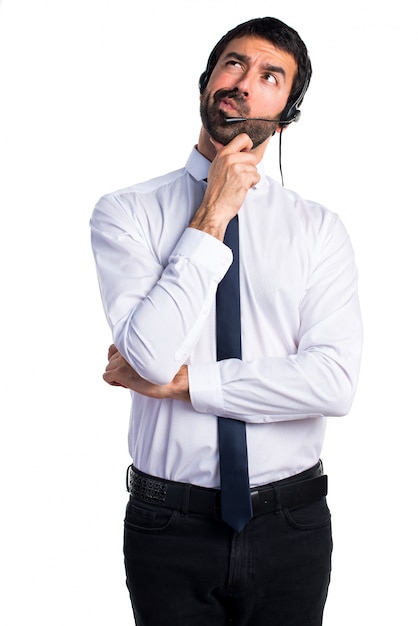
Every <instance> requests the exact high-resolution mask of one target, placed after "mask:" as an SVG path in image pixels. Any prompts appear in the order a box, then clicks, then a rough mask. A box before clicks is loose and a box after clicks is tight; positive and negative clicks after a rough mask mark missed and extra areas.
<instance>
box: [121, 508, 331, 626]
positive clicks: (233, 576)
mask: <svg viewBox="0 0 418 626" xmlns="http://www.w3.org/2000/svg"><path fill="white" fill-rule="evenodd" d="M331 553H332V536H331V519H330V512H329V509H328V506H327V503H326V499H325V498H321V499H320V500H317V501H316V502H313V503H310V504H308V505H306V506H301V507H299V508H296V509H293V510H286V509H285V510H283V511H278V512H274V513H269V514H266V515H260V516H259V517H255V518H253V519H252V520H251V521H250V523H249V524H248V525H247V527H246V528H245V529H244V530H243V531H242V532H241V533H239V534H237V533H235V532H234V531H233V530H231V529H230V528H229V527H228V526H226V525H225V524H224V523H223V522H222V521H221V520H218V519H216V518H215V517H210V516H206V515H197V514H185V513H184V512H180V511H176V510H172V509H167V508H164V507H161V506H158V505H153V504H148V503H144V502H141V501H139V500H136V499H135V498H132V497H131V499H130V501H129V502H128V505H127V510H126V518H125V535H124V554H125V567H126V575H127V585H128V589H129V592H130V596H131V601H132V607H133V611H134V616H135V623H136V626H227V625H234V626H273V625H274V626H320V625H321V624H322V614H323V609H324V605H325V601H326V597H327V592H328V585H329V580H330V572H331Z"/></svg>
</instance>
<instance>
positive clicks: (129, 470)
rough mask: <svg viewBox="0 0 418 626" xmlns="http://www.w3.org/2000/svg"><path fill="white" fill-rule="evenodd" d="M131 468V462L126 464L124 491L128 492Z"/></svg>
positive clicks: (129, 489)
mask: <svg viewBox="0 0 418 626" xmlns="http://www.w3.org/2000/svg"><path fill="white" fill-rule="evenodd" d="M131 468H132V463H131V464H130V465H129V466H128V469H127V470H126V491H127V492H128V493H129V492H130V491H131V481H130V477H131Z"/></svg>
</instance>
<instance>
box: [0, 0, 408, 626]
mask: <svg viewBox="0 0 418 626" xmlns="http://www.w3.org/2000/svg"><path fill="white" fill-rule="evenodd" d="M413 4H414V2H413V0H409V1H408V0H398V1H397V2H396V3H394V2H389V1H388V0H352V1H351V2H350V3H344V4H343V3H339V2H335V0H315V2H312V1H311V0H299V1H298V2H296V3H290V2H287V3H278V2H277V1H272V0H258V2H257V3H254V2H249V1H247V0H243V1H242V2H240V3H238V4H237V3H235V2H231V3H228V2H225V0H211V2H208V3H203V2H199V1H198V0H176V1H173V2H168V1H167V2H164V1H158V0H156V1H155V2H152V3H146V2H143V1H142V0H72V1H71V2H70V1H65V0H14V1H13V0H4V2H3V3H2V6H1V8H0V64H1V65H0V107H1V117H0V119H1V128H0V131H1V137H0V158H1V188H0V202H1V246H0V254H1V293H2V300H1V301H2V304H1V308H0V310H1V329H2V338H1V343H2V345H3V358H2V362H1V369H2V372H1V385H2V392H1V397H0V402H1V423H0V428H1V435H0V463H1V468H0V470H1V473H0V480H1V489H0V501H1V510H2V513H1V517H0V520H1V521H0V524H1V532H0V542H1V545H0V568H1V577H2V580H1V582H0V589H1V595H2V600H1V603H0V620H1V622H2V623H3V624H7V626H18V625H19V626H21V625H22V624H29V623H30V624H42V626H52V625H53V626H57V625H59V626H67V625H70V624H71V625H73V624H78V625H80V626H87V625H88V626H91V625H92V624H100V626H115V625H117V626H124V625H131V624H133V621H132V617H131V610H130V606H129V600H128V595H127V592H126V590H125V586H124V573H123V563H122V553H121V545H122V520H123V515H124V506H125V502H126V493H125V492H124V470H125V467H126V465H127V464H128V462H129V459H128V455H127V445H126V433H127V426H128V411H129V398H128V393H127V392H126V390H122V389H114V388H111V387H108V386H107V385H106V384H105V383H104V382H102V380H101V375H102V371H103V368H104V366H105V364H106V352H107V347H108V344H109V343H110V341H111V339H110V333H109V330H108V328H107V325H106V322H105V320H104V315H103V311H102V306H101V302H100V298H99V292H98V287H97V282H96V276H95V269H94V265H93V258H92V254H91V251H90V242H89V226H88V222H89V218H90V214H91V211H92V209H93V206H94V203H95V202H96V200H97V199H98V198H99V197H100V196H101V195H102V194H104V193H105V192H108V191H112V190H114V189H118V188H120V187H124V186H126V185H130V184H133V183H135V182H139V181H141V180H145V179H147V178H149V177H151V176H154V175H157V174H161V173H164V172H166V171H168V170H170V169H175V168H178V167H181V166H182V165H183V164H184V162H185V159H186V158H187V156H188V153H189V150H190V148H191V146H192V145H193V143H195V142H196V140H197V136H198V131H199V127H200V125H199V115H198V108H199V107H198V90H197V82H198V77H199V75H200V73H201V72H202V71H203V69H204V67H205V64H206V59H207V56H208V54H209V52H210V50H211V49H212V47H213V45H214V44H215V43H216V41H217V40H218V39H219V38H220V37H221V36H222V35H223V34H224V33H225V32H226V31H227V30H229V29H230V28H232V27H233V26H235V25H236V24H237V23H239V22H242V21H244V20H246V19H250V18H252V17H258V16H264V15H274V16H276V17H279V18H280V19H283V20H284V21H286V22H287V23H289V24H290V25H292V26H293V27H295V28H296V29H297V30H298V31H299V33H300V35H301V36H302V38H303V39H304V40H305V42H306V43H307V45H308V48H309V51H310V55H311V59H312V63H313V68H314V74H313V79H312V83H311V87H310V89H309V91H308V94H307V96H306V98H305V102H304V104H303V107H302V111H303V114H302V118H301V121H300V122H299V124H297V125H295V124H294V125H292V127H290V129H289V130H288V131H287V132H286V134H285V136H284V139H283V167H284V174H285V183H286V186H288V187H290V188H294V189H296V190H297V191H299V193H301V194H302V195H304V196H305V197H308V198H311V199H314V200H316V201H318V202H321V203H323V204H325V205H326V206H328V207H329V208H331V209H332V210H334V211H336V212H338V213H339V214H340V215H341V217H342V219H343V221H344V222H345V224H346V226H347V228H348V230H349V232H350V234H351V237H352V240H353V244H354V246H355V249H356V254H357V262H358V266H359V270H360V277H361V298H362V306H363V314H364V323H365V332H366V341H365V350H364V359H363V368H362V376H361V382H360V386H359V390H358V394H357V398H356V401H355V404H354V407H353V409H352V411H351V413H350V415H349V416H348V417H344V418H338V419H330V420H329V427H328V434H327V439H326V445H325V449H324V454H323V459H324V462H325V466H326V470H327V472H328V473H329V475H330V496H329V502H330V506H331V508H332V512H333V524H334V538H335V552H334V564H333V577H332V585H331V588H330V595H329V601H328V604H327V608H326V614H325V621H324V624H325V626H336V625H338V626H352V625H353V624H356V625H357V626H363V625H364V626H370V624H408V625H409V624H412V623H416V621H415V620H417V610H416V608H415V607H416V603H415V595H416V584H417V580H416V574H415V571H416V560H417V556H418V555H417V541H416V528H415V526H416V524H415V521H416V520H415V515H416V514H415V506H414V499H415V494H416V492H417V485H416V472H415V467H416V459H415V456H416V455H415V423H416V421H417V402H416V387H417V368H416V365H415V355H416V352H417V339H416V332H415V330H414V328H415V325H416V319H417V316H418V310H417V304H416V293H415V292H416V287H417V277H416V274H417V267H418V265H417V246H416V243H415V240H416V228H415V226H414V224H415V220H414V214H415V211H416V209H417V206H416V192H415V187H416V183H415V168H416V159H415V150H416V142H417V139H418V137H417V121H416V114H415V107H416V101H417V88H416V82H417V81H416V77H415V74H416V65H417V51H418V50H417V47H418V46H417V39H416V35H415V29H414V23H415V18H414V17H413V12H412V9H413ZM267 167H268V171H269V173H271V174H273V175H276V176H278V141H277V142H274V140H273V141H272V144H271V146H270V147H269V154H268V157H267ZM97 465H100V467H101V474H102V476H103V477H104V482H100V483H98V482H97V480H96V472H95V468H96V467H97ZM414 578H415V580H414ZM163 600H164V590H162V601H163Z"/></svg>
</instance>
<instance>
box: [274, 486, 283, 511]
mask: <svg viewBox="0 0 418 626" xmlns="http://www.w3.org/2000/svg"><path fill="white" fill-rule="evenodd" d="M273 491H274V512H275V513H278V512H279V511H281V510H282V502H281V498H280V487H279V485H278V484H277V483H276V484H273Z"/></svg>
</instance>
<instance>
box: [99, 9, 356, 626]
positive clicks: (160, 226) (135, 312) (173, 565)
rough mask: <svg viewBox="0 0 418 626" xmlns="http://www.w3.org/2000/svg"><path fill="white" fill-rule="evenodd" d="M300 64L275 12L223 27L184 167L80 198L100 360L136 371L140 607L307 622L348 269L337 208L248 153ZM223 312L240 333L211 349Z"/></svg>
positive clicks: (349, 321)
mask: <svg viewBox="0 0 418 626" xmlns="http://www.w3.org/2000/svg"><path fill="white" fill-rule="evenodd" d="M310 75H311V68H310V61H309V58H308V54H307V51H306V47H305V45H304V43H303V42H302V41H301V39H300V37H299V35H298V34H297V33H296V31H294V30H293V29H291V28H289V27H288V26H286V25H285V24H283V23H282V22H280V21H279V20H276V19H273V18H259V19H255V20H251V21H249V22H246V23H244V24H241V25H239V26H237V27H236V28H234V29H233V30H231V31H230V32H229V33H227V34H226V35H225V37H223V38H222V39H221V40H220V42H218V44H217V45H216V46H215V48H214V50H213V51H212V53H211V55H210V57H209V60H208V65H207V68H206V70H205V72H204V73H203V75H202V76H201V79H200V91H201V118H202V129H201V132H200V136H199V141H198V144H197V146H196V147H195V148H194V149H193V150H192V153H191V155H190V157H189V160H188V162H187V164H186V166H185V167H184V168H183V169H180V170H178V171H176V172H172V173H169V174H167V175H165V176H162V177H160V178H158V179H155V180H151V181H148V182H145V183H142V184H138V185H136V186H133V187H130V188H128V189H124V190H121V191H118V192H116V193H112V194H108V195H106V196H104V197H103V198H102V199H101V200H100V201H99V202H98V204H97V206H96V208H95V210H94V213H93V216H92V220H91V228H92V245H93V250H94V254H95V259H96V264H97V271H98V276H99V282H100V287H101V293H102V298H103V303H104V307H105V311H106V315H107V319H108V321H109V324H110V326H111V328H112V332H113V340H114V345H112V346H111V348H110V350H109V364H108V366H107V368H106V373H105V374H104V379H105V380H106V381H107V382H108V383H109V384H114V385H121V386H124V387H128V388H130V389H131V390H132V413H131V423H130V430H129V449H130V454H131V456H132V467H131V468H130V469H129V474H128V485H129V490H130V492H131V493H130V500H129V503H128V506H127V512H126V519H125V541H124V551H125V564H126V573H127V583H128V588H129V591H130V595H131V600H132V606H133V611H134V615H135V621H136V624H137V626H139V625H141V626H167V625H168V624H170V626H175V625H178V626H180V625H181V626H196V624H199V625H200V626H215V625H216V626H218V625H221V624H229V623H232V624H235V625H237V626H238V625H239V626H245V625H248V626H249V625H251V626H272V625H273V624H274V625H279V624H283V625H284V624H286V625H287V626H290V625H292V626H319V625H320V624H321V623H322V614H323V608H324V604H325V600H326V596H327V590H328V584H329V577H330V561H331V551H332V538H331V525H330V514H329V510H328V507H327V503H326V498H325V496H326V477H325V476H324V474H323V472H322V463H321V461H320V454H321V448H322V443H323V437H324V431H325V421H326V416H333V415H334V416H335V415H343V414H346V413H347V412H348V411H349V409H350V406H351V403H352V400H353V396H354V392H355V388H356V384H357V377H358V369H359V362H360V352H361V337H362V329H361V319H360V312H359V305H358V298H357V273H356V268H355V264H354V259H353V252H352V248H351V245H350V241H349V237H348V235H347V233H346V231H345V229H344V227H343V225H342V223H341V221H340V220H339V218H338V216H337V215H336V214H334V213H332V212H330V211H328V210H327V209H325V208H324V207H322V206H320V205H318V204H315V203H313V202H307V201H305V200H303V199H301V198H300V197H299V196H297V195H296V194H295V193H294V192H290V191H288V190H286V189H284V188H283V187H282V186H281V185H280V184H279V183H277V182H275V181H274V180H272V179H271V178H269V177H267V176H266V175H265V173H264V170H263V166H262V158H263V155H264V153H265V150H266V148H267V145H268V143H269V141H270V139H271V137H272V135H274V134H275V133H280V132H282V131H283V129H284V128H285V127H286V126H287V125H288V124H289V123H291V122H292V121H294V120H295V119H297V117H298V115H299V109H298V107H299V105H300V103H301V101H302V99H303V96H304V94H305V92H306V89H307V87H308V85H309V80H310ZM232 118H233V119H232ZM236 215H238V224H239V226H238V230H239V260H238V257H237V254H238V251H236V250H235V251H234V255H235V263H233V259H232V257H233V255H232V252H231V249H230V247H229V245H236V244H235V243H234V244H232V243H231V244H229V243H228V245H227V244H226V243H224V236H225V232H226V229H227V226H228V225H229V224H230V223H231V224H233V223H234V224H237V220H236V219H235V216H236ZM229 236H230V235H228V237H229ZM228 242H229V239H228ZM230 266H231V267H235V268H237V267H238V268H239V277H238V282H239V294H240V311H239V312H238V318H234V322H233V324H231V326H230V328H229V330H228V331H227V335H226V337H227V338H226V339H225V336H223V338H222V339H220V337H219V335H218V348H217V345H216V344H217V341H216V337H217V328H220V327H222V328H223V324H224V323H226V322H224V318H225V317H226V318H228V317H229V312H230V316H231V319H232V315H233V313H232V307H233V306H235V305H232V304H227V314H226V315H224V317H223V318H222V321H221V317H222V316H221V313H219V311H220V308H219V309H218V306H219V307H220V306H221V305H220V304H218V302H217V299H218V298H219V299H221V296H220V293H221V291H222V289H221V287H219V288H218V286H219V285H221V286H222V285H223V284H225V282H223V281H224V277H225V281H226V280H227V276H230V275H231V273H232V270H231V271H229V268H230ZM237 271H238V270H237ZM233 290H234V287H228V289H227V291H228V292H231V293H232V291H233ZM217 292H218V297H217ZM228 295H230V293H228ZM228 295H227V297H228ZM237 319H238V322H237V321H236V320H237ZM229 321H231V320H229ZM237 326H238V335H240V348H239V352H238V353H231V356H228V355H227V356H225V355H223V356H219V355H220V352H222V349H223V347H224V346H223V344H225V345H226V344H227V343H228V333H229V335H232V334H234V335H235V334H236V327H237ZM239 326H240V328H239ZM220 344H222V345H221V348H220V347H219V345H220ZM228 354H229V353H228ZM225 418H226V419H225ZM225 424H227V428H228V425H229V426H233V427H234V428H235V426H237V425H239V426H238V428H239V429H240V430H239V433H240V434H238V431H236V430H233V435H232V438H233V440H234V442H235V448H236V449H237V450H238V448H239V454H240V455H241V453H242V450H243V447H244V448H245V438H246V453H247V454H248V476H247V481H248V480H249V487H250V493H249V494H245V492H246V488H245V487H244V488H242V491H243V492H244V495H248V499H249V500H250V510H249V513H248V514H247V517H245V514H244V516H243V517H242V518H240V521H239V522H238V523H235V521H230V518H229V517H228V515H229V513H228V514H227V508H232V509H234V511H233V512H232V513H231V516H232V517H233V515H235V508H236V502H235V500H238V498H236V497H235V496H236V494H238V492H240V490H241V487H238V486H237V487H236V494H235V493H234V486H233V487H232V494H229V495H228V496H225V495H224V494H225V493H227V491H226V489H227V487H226V483H227V481H228V471H226V472H225V474H226V478H223V472H222V478H221V476H220V462H219V457H220V456H221V457H222V456H223V458H224V457H225V456H226V457H228V458H227V461H222V462H223V463H224V464H225V463H227V462H228V460H229V461H230V460H231V458H232V455H233V454H234V451H229V452H227V453H224V452H223V451H222V450H221V449H220V448H222V446H223V445H224V444H222V445H221V446H220V445H219V444H218V434H219V438H221V432H224V431H222V429H223V428H224V425H225ZM241 427H243V428H241ZM222 437H225V435H222ZM242 438H243V439H242ZM238 440H240V441H241V444H238V443H237V442H238ZM223 441H225V439H223ZM242 441H244V446H242ZM240 458H241V459H242V458H244V462H243V463H242V464H241V465H244V466H245V468H246V467H247V466H246V459H245V453H244V457H242V455H241V457H240ZM241 465H240V469H239V470H238V469H237V468H238V465H237V468H234V469H231V470H229V474H230V475H233V478H234V479H235V472H236V473H237V474H238V471H241ZM223 467H225V465H223ZM245 471H247V469H245ZM230 477H231V476H229V478H230ZM248 477H249V478H248ZM237 480H238V479H237ZM221 482H222V485H221ZM234 484H236V483H234ZM224 485H225V486H224ZM221 486H222V489H221ZM224 489H225V491H224ZM221 491H222V498H223V499H222V500H221ZM247 491H248V490H247ZM231 503H232V504H231ZM239 506H241V503H239V504H237V507H239ZM225 520H227V521H225Z"/></svg>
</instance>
